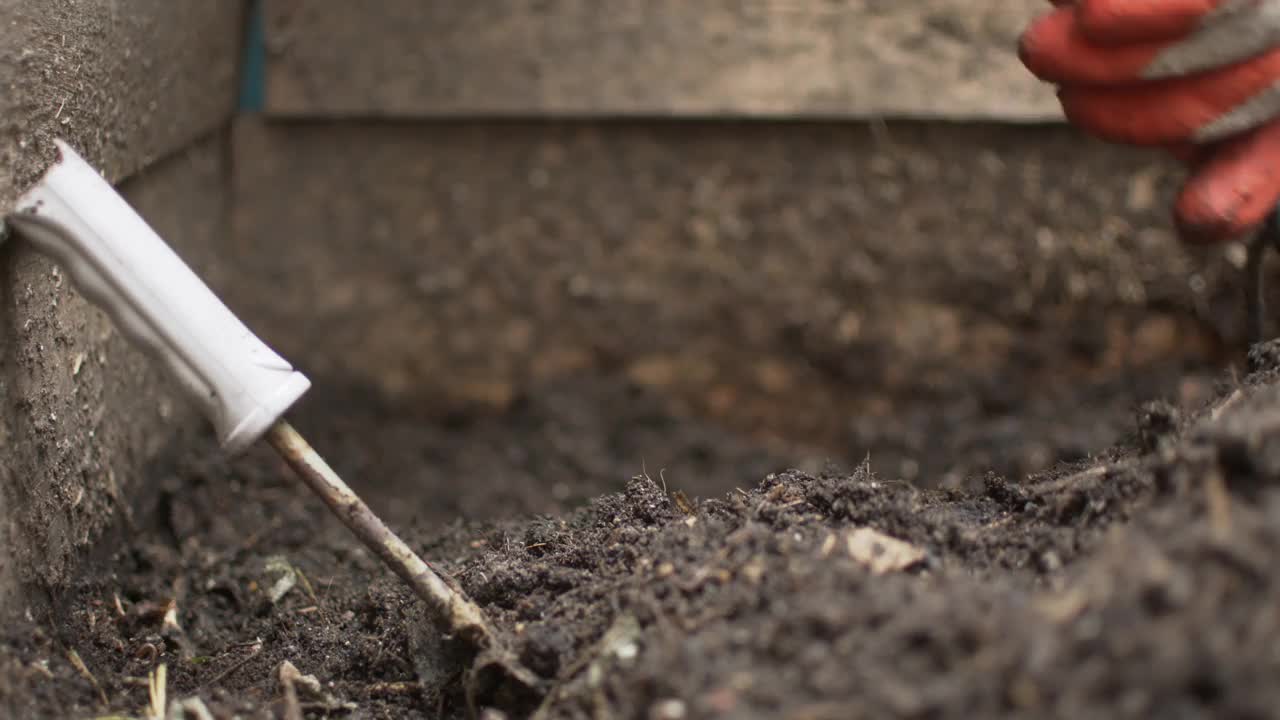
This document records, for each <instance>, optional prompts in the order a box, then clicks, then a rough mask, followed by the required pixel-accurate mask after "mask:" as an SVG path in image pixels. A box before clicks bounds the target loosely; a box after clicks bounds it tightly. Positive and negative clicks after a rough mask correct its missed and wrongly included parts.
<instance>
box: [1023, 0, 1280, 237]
mask: <svg viewBox="0 0 1280 720" xmlns="http://www.w3.org/2000/svg"><path fill="white" fill-rule="evenodd" d="M1052 2H1053V4H1054V5H1056V6H1057V7H1056V9H1054V10H1053V11H1051V12H1050V13H1048V14H1047V15H1045V16H1044V17H1042V18H1039V19H1038V20H1036V21H1035V22H1034V23H1033V24H1032V25H1031V26H1030V27H1029V28H1028V29H1027V31H1026V32H1025V33H1024V34H1023V36H1022V41H1021V48H1020V55H1021V58H1022V62H1023V63H1024V64H1025V65H1026V66H1027V68H1028V69H1029V70H1031V72H1032V73H1034V74H1035V75H1036V76H1037V77H1039V78H1040V79H1042V80H1044V81H1046V82H1051V83H1054V84H1055V85H1057V86H1059V92H1058V98H1059V100H1060V101H1061V103H1062V107H1063V110H1064V112H1065V113H1066V116H1067V119H1068V120H1069V121H1070V122H1071V123H1072V124H1074V125H1076V126H1077V127H1079V128H1081V129H1082V130H1084V131H1085V132H1088V133H1090V134H1092V135H1095V136H1097V137H1099V138H1101V139H1103V140H1106V141H1110V142H1116V143H1124V144H1130V145H1141V146H1151V147H1163V148H1165V149H1168V150H1170V151H1172V152H1174V153H1175V154H1176V155H1177V156H1178V157H1179V158H1181V159H1182V160H1184V161H1185V162H1186V163H1187V164H1188V165H1189V166H1190V168H1191V176H1190V178H1189V179H1188V180H1187V182H1186V184H1185V185H1184V186H1183V188H1182V191H1181V193H1180V194H1179V196H1178V200H1177V203H1176V206H1175V208H1174V219H1175V222H1176V223H1177V226H1178V229H1179V231H1180V233H1181V234H1182V236H1183V238H1184V239H1186V240H1188V241H1191V242H1217V241H1222V240H1230V239H1235V238H1238V237H1239V236H1241V235H1244V234H1246V233H1248V232H1250V231H1252V230H1254V229H1256V228H1257V227H1258V226H1259V225H1260V224H1261V223H1262V222H1263V221H1264V220H1265V219H1266V217H1267V215H1268V213H1270V212H1271V211H1273V210H1274V209H1275V208H1276V204H1277V201H1278V200H1280V121H1278V120H1277V118H1280V0H1075V1H1074V2H1073V1H1071V0H1052Z"/></svg>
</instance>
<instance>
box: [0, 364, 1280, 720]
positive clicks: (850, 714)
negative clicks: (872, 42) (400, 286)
mask: <svg viewBox="0 0 1280 720" xmlns="http://www.w3.org/2000/svg"><path fill="white" fill-rule="evenodd" d="M1278 359H1280V347H1278V346H1261V347H1260V348H1259V349H1257V350H1255V352H1254V353H1253V354H1252V355H1251V358H1250V362H1251V364H1252V366H1253V368H1254V370H1255V372H1253V373H1252V374H1249V375H1248V376H1245V377H1243V378H1241V379H1240V380H1239V381H1228V380H1225V379H1224V380H1223V381H1222V382H1220V383H1218V384H1217V385H1216V386H1212V387H1210V389H1209V391H1207V392H1208V395H1206V397H1212V398H1213V399H1212V400H1211V401H1210V402H1197V403H1193V404H1177V403H1167V402H1152V403H1147V404H1145V405H1144V406H1142V408H1141V409H1140V411H1137V412H1131V411H1130V410H1131V409H1132V408H1129V409H1126V410H1124V411H1123V412H1120V411H1118V410H1113V411H1112V412H1111V413H1109V414H1104V415H1100V416H1099V419H1095V421H1094V422H1092V423H1091V424H1090V427H1088V428H1085V429H1083V430H1082V432H1094V431H1096V429H1097V428H1096V426H1097V425H1099V424H1100V423H1103V424H1105V423H1110V426H1114V427H1124V428H1125V430H1124V431H1123V432H1122V433H1121V434H1120V435H1119V437H1118V442H1117V443H1115V444H1114V445H1112V446H1111V449H1110V450H1107V451H1106V452H1103V453H1101V454H1098V455H1091V456H1088V457H1083V456H1082V457H1079V458H1078V459H1077V460H1076V461H1074V462H1071V463H1066V464H1060V465H1059V466H1058V467H1057V468H1056V469H1055V470H1053V471H1052V472H1048V473H1043V474H1040V475H1033V476H1030V477H1027V478H1016V477H1004V476H1001V475H999V474H996V473H986V474H984V473H981V472H977V471H975V472H973V473H971V474H970V475H969V477H968V481H967V482H965V483H961V484H959V485H956V486H949V487H933V488H929V487H924V486H920V485H914V484H910V483H907V482H904V481H901V480H899V479H897V477H896V476H894V475H891V474H881V473H880V472H878V471H877V469H876V462H875V459H874V458H873V459H872V460H871V461H869V462H866V463H859V462H857V461H856V459H852V458H839V457H832V458H825V457H819V456H818V455H815V454H813V453H807V452H804V451H801V450H796V449H786V448H762V447H761V446H760V445H759V444H758V443H754V442H752V441H750V440H749V439H744V438H739V437H734V436H732V435H728V434H726V433H724V432H722V431H719V430H716V429H715V428H711V427H706V426H703V425H701V424H699V423H698V422H697V421H696V420H693V419H690V418H681V417H677V416H672V415H670V414H666V413H665V412H664V410H663V407H662V405H661V403H659V402H658V401H657V400H656V399H654V398H652V397H649V396H647V395H646V394H645V393H643V392H641V391H636V390H633V389H629V388H627V387H626V386H625V385H623V384H621V383H620V382H609V381H607V380H602V381H599V382H598V383H593V382H579V383H577V384H573V385H568V386H563V387H553V388H547V389H545V391H544V392H543V393H541V394H537V395H534V396H531V397H530V398H529V399H528V400H527V401H525V402H524V403H521V404H520V405H519V406H518V407H517V409H516V410H515V411H513V413H512V414H511V415H509V416H505V417H497V418H473V419H469V420H465V421H464V419H458V420H457V422H455V423H452V424H450V425H448V426H440V425H431V424H427V423H424V422H422V421H420V420H416V419H415V418H414V416H413V413H412V412H409V411H408V410H406V409H404V408H393V407H387V406H382V405H379V404H378V403H376V402H374V401H372V400H370V399H369V397H368V396H367V395H365V394H363V393H362V392H361V391H360V389H358V388H355V389H351V390H349V391H347V390H323V388H325V387H327V385H326V384H325V383H318V384H317V390H318V394H317V395H316V396H315V397H314V398H313V399H311V400H309V401H308V403H307V404H305V405H304V406H302V407H300V408H299V416H298V418H297V421H296V423H295V424H296V425H297V426H298V427H299V428H301V429H302V430H303V431H304V434H308V435H309V437H310V439H311V440H312V441H313V442H314V444H315V445H316V446H317V447H318V448H319V449H320V451H321V452H322V453H324V454H325V455H326V456H330V457H331V458H332V460H333V463H334V465H335V467H337V468H338V469H339V470H340V471H341V472H344V473H348V474H349V477H350V480H351V483H352V484H353V485H354V486H355V487H356V488H357V490H359V491H360V492H362V493H364V494H365V495H366V496H367V497H368V498H369V500H370V502H371V504H373V506H374V507H375V509H376V510H377V511H379V512H381V513H384V514H386V516H387V517H388V518H389V519H390V521H391V522H392V524H393V525H394V526H395V527H396V528H397V529H399V530H401V531H402V532H403V534H404V535H405V537H406V538H407V539H408V540H409V541H410V544H411V545H412V546H413V547H414V548H415V549H416V550H418V551H420V552H421V553H422V554H423V556H424V557H427V558H430V559H431V560H432V561H433V562H434V563H435V564H436V565H437V566H438V567H439V568H440V569H441V570H443V571H445V572H447V573H449V574H451V575H452V576H453V577H455V578H456V579H457V580H458V582H459V583H460V585H461V586H462V587H463V588H464V589H465V590H466V591H467V592H468V593H469V594H470V595H471V597H472V598H473V599H474V600H475V601H476V602H477V603H479V605H480V606H481V607H482V608H484V609H485V611H486V612H488V613H490V614H491V617H492V619H493V621H494V623H495V625H496V627H497V628H498V629H499V631H500V632H501V633H502V634H503V637H504V639H505V640H507V641H508V642H509V643H510V646H511V649H512V650H513V652H514V653H515V656H516V657H517V658H519V660H520V661H521V662H522V663H523V664H524V665H525V667H527V668H528V669H529V670H531V671H532V672H533V673H535V674H536V675H537V677H538V678H539V680H540V683H541V685H540V686H539V688H538V690H539V693H540V702H534V703H533V705H525V706H512V705H510V704H508V705H506V706H504V707H503V708H501V709H500V710H495V709H485V707H486V705H487V704H489V703H491V702H497V696H496V695H494V694H493V693H492V692H490V690H491V688H492V686H491V685H486V684H483V683H479V682H477V681H474V678H469V677H468V676H466V675H464V673H463V671H464V670H465V668H463V667H459V666H457V665H456V664H451V663H450V661H449V660H448V659H442V657H441V655H440V654H439V653H438V652H437V650H438V638H437V636H436V635H435V634H434V633H433V632H432V631H431V629H430V627H429V625H428V624H427V622H426V619H425V616H424V615H423V612H422V610H421V606H420V605H419V604H418V603H417V601H416V600H415V599H414V598H413V597H412V596H411V595H410V594H409V593H408V592H407V591H406V589H405V588H404V587H403V586H402V585H401V584H400V582H399V581H398V580H396V579H395V578H394V577H392V576H391V575H390V574H389V573H387V572H386V571H385V570H384V569H383V568H382V567H381V566H380V564H379V563H378V561H377V560H376V558H374V557H373V556H372V555H371V554H370V553H369V552H367V551H365V550H363V549H362V548H361V547H360V546H359V545H358V544H357V543H356V542H355V541H354V540H352V539H351V537H350V536H349V535H348V534H347V533H346V531H345V530H344V529H343V528H342V527H340V526H339V525H338V523H337V522H336V521H335V520H333V518H332V517H331V516H329V515H328V513H327V512H326V511H325V510H324V508H323V507H322V506H321V505H320V503H319V502H318V501H316V500H315V499H313V498H312V497H310V496H308V495H307V494H305V492H303V491H302V490H301V489H300V485H299V484H298V483H297V482H296V481H295V480H293V479H292V477H291V475H290V473H289V471H288V470H287V468H286V467H285V466H284V465H283V464H282V463H281V461H279V460H278V459H276V458H275V457H274V456H273V455H272V454H271V453H270V451H268V450H266V449H262V448H259V449H255V450H253V451H252V452H251V453H250V454H249V455H248V456H246V457H242V458H239V459H237V460H234V461H227V460H224V459H220V458H218V457H217V456H216V455H215V454H214V453H212V452H205V453H204V454H203V455H201V454H194V455H193V454H192V453H190V452H186V453H177V452H175V455H174V457H175V460H174V461H172V462H168V463H165V464H163V465H160V466H157V467H155V468H153V469H152V472H153V473H154V475H155V477H156V478H158V482H157V485H156V486H157V491H156V492H155V493H154V495H153V496H151V497H149V498H148V499H147V502H144V503H140V504H139V505H138V506H137V507H136V508H135V509H134V513H133V515H132V516H131V522H132V526H133V528H134V529H133V531H132V532H130V533H127V534H126V536H125V537H123V538H121V539H120V540H119V541H118V542H115V543H113V544H111V545H110V546H107V547H104V548H103V550H102V553H103V557H104V560H103V562H101V563H99V564H98V565H97V567H101V568H103V571H102V573H101V574H99V575H97V576H92V577H86V578H84V580H83V581H82V582H81V583H80V584H79V585H78V586H77V587H76V588H75V589H74V591H73V592H71V593H69V594H67V595H65V596H60V597H56V598H51V606H52V610H51V611H50V612H48V613H43V612H42V613H32V614H31V616H30V617H29V618H28V619H27V620H26V621H25V622H20V623H17V624H16V625H14V626H11V627H8V628H6V629H5V631H4V633H3V642H4V645H3V650H0V708H2V709H4V710H5V711H6V712H7V714H8V715H9V716H13V717H95V716H103V715H108V714H110V713H121V714H124V715H125V716H128V717H143V716H144V715H145V712H146V707H147V704H148V686H147V684H148V677H149V673H152V672H154V671H155V670H156V668H157V667H158V666H159V665H161V664H163V666H164V668H165V670H166V676H165V686H164V687H165V690H166V695H167V698H168V700H169V702H170V705H171V709H172V708H173V707H176V706H177V705H178V704H179V703H181V702H186V703H187V704H186V705H185V707H186V708H187V709H186V710H172V713H173V714H172V715H171V717H189V718H196V717H217V718H224V717H225V718H230V717H235V716H238V717H254V718H257V717H263V718H266V717H286V718H287V717H295V718H296V717H308V718H311V717H352V718H384V717H385V718H390V717H396V718H400V717H423V718H429V717H467V716H468V712H469V710H468V700H470V701H471V702H473V703H474V704H475V710H476V711H477V712H486V713H488V714H487V717H490V718H497V717H504V716H506V717H530V716H532V717H540V718H585V717H618V718H644V719H646V720H658V719H662V720H678V719H680V718H703V717H707V718H710V717H734V718H756V717H761V718H763V717H770V718H774V717H783V718H794V719H797V720H799V719H802V718H803V719H811V720H819V719H823V718H854V717H895V718H969V717H991V716H1002V717H1037V718H1039V717H1064V718H1065V717H1071V718H1078V717H1176V718H1195V717H1238V718H1254V717H1256V718H1264V717H1273V716H1275V713H1276V711H1275V708H1276V707H1277V706H1280V694H1278V691H1277V690H1276V685H1275V683H1274V678H1275V677H1276V673H1277V672H1280V654H1277V653H1276V650H1275V648H1277V647H1280V615H1277V614H1276V612H1275V606H1274V597H1275V593H1276V592H1277V590H1280V587H1278V586H1280V571H1277V567H1276V564H1275V563H1274V562H1273V560H1272V557H1271V549H1272V548H1273V547H1274V546H1275V545H1276V543H1277V542H1280V491H1278V489H1280V488H1278V486H1277V480H1280V453H1277V452H1276V451H1275V450H1274V449H1273V448H1275V447H1280V445H1277V444H1276V441H1277V440H1280V384H1277V382H1276V381H1277V378H1278V377H1280V371H1278V370H1277V367H1278ZM1228 377H1229V376H1228ZM1128 400H1129V401H1132V402H1136V399H1135V398H1132V397H1131V398H1128ZM1031 420H1034V418H1028V422H1027V427H1029V428H1033V427H1036V423H1035V422H1031ZM1040 420H1041V421H1044V419H1043V418H1041V419H1040ZM1001 427H1004V425H1001ZM973 432H974V433H976V434H981V433H982V432H984V430H983V429H982V428H977V429H976V430H974V431H973ZM992 437H1003V438H1006V445H1007V452H1010V453H1016V452H1020V447H1021V445H1022V440H1023V438H1019V437H1018V436H1017V433H1009V432H1005V433H1004V434H1000V433H995V432H994V431H992ZM939 445H940V446H944V445H945V443H940V444H939ZM998 446H999V444H998V443H993V444H991V447H998ZM188 450H189V448H188ZM827 459H831V460H833V461H834V462H833V463H831V464H828V463H827V462H826V460H827ZM461 518H466V520H463V519H461ZM887 538H894V539H896V540H897V541H900V543H905V544H904V545H898V544H895V543H893V542H892V541H890V540H888V539H887ZM294 669H296V671H297V673H298V674H300V675H302V676H313V677H314V680H315V682H314V683H313V682H311V681H309V680H307V679H294V680H291V681H288V682H286V681H285V680H282V677H284V678H288V677H290V675H289V673H290V672H291V671H292V670H294ZM282 670H283V674H282ZM287 686H289V687H292V688H293V692H292V693H289V692H286V690H287ZM192 698H197V699H198V707H197V703H193V702H191V699H192ZM202 710H204V711H207V712H208V715H202V714H200V713H201V711H202Z"/></svg>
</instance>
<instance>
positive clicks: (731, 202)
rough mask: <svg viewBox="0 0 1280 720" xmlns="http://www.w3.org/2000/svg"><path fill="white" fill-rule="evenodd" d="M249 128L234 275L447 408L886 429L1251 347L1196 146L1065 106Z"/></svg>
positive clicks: (272, 321)
mask: <svg viewBox="0 0 1280 720" xmlns="http://www.w3.org/2000/svg"><path fill="white" fill-rule="evenodd" d="M234 145H235V168H234V175H235V186H236V188H235V200H234V226H235V228H234V238H235V243H236V245H235V248H234V250H233V251H232V252H230V253H229V260H228V263H229V264H227V265H225V266H223V267H221V268H220V269H219V270H218V273H217V274H215V275H212V276H211V282H213V283H214V284H215V285H219V286H221V287H224V288H226V287H232V283H234V287H235V289H236V293H235V297H234V302H233V305H234V306H235V307H237V309H238V311H239V312H241V313H243V314H244V316H245V317H249V318H252V319H253V321H254V322H255V323H257V326H259V327H261V328H262V329H263V330H262V331H263V332H264V333H265V334H266V336H267V337H270V338H272V341H273V342H275V343H276V344H277V345H278V346H279V347H280V348H281V350H282V351H283V352H284V353H285V354H286V355H287V356H289V357H291V358H292V359H293V360H294V361H295V362H297V363H299V364H301V365H302V366H303V367H304V368H305V369H306V370H307V371H308V372H311V373H313V374H314V375H316V376H324V377H338V378H344V379H347V380H350V381H353V382H364V383H367V384H368V385H369V386H370V387H372V388H375V389H377V390H378V391H380V392H382V393H384V394H385V395H386V396H388V397H391V398H397V399H399V400H401V401H404V402H408V403H411V404H412V403H417V404H418V405H419V406H420V407H421V408H422V412H423V413H424V414H431V413H435V412H445V411H448V410H450V409H462V408H470V409H474V408H476V407H481V408H483V407H491V408H504V407H508V406H509V405H510V404H512V403H514V402H518V401H519V399H520V398H521V397H522V395H523V394H524V392H525V391H526V390H527V389H528V388H530V387H532V386H535V385H537V384H539V383H544V382H548V381H551V380H553V379H554V378H559V377H566V376H570V375H572V374H574V373H581V372H586V371H604V372H617V373H622V374H625V375H626V376H628V377H630V378H631V379H632V380H633V381H635V382H637V383H639V384H641V385H643V386H646V387H649V388H654V389H658V390H659V391H661V392H663V393H664V394H666V395H667V396H669V397H671V398H673V399H674V400H673V401H674V402H676V403H677V404H679V405H680V406H681V407H683V408H685V409H687V410H689V411H694V412H698V413H701V414H704V415H707V416H710V417H713V418H716V419H718V420H722V421H724V422H725V423H727V424H729V425H731V426H733V427H736V428H738V429H741V430H746V431H750V432H752V433H755V434H756V436H757V437H762V438H790V439H792V440H797V439H798V440H803V441H807V442H815V443H819V444H825V445H826V446H829V447H837V448H844V449H848V448H850V447H862V446H880V447H882V445H881V444H878V443H877V442H876V437H877V433H878V432H880V431H881V430H882V429H883V427H884V424H885V423H888V422H891V421H892V422H898V420H893V418H904V417H908V416H910V417H914V416H915V415H913V413H915V414H916V415H923V416H924V417H929V418H934V420H933V422H936V423H938V424H939V427H940V428H944V427H951V428H954V427H957V426H963V424H964V422H963V420H964V418H965V417H967V416H968V414H969V413H977V412H982V413H986V414H988V415H997V416H998V415H1000V414H1001V413H1002V412H1004V411H1003V410H1002V408H1011V407H1015V406H1016V407H1025V406H1030V405H1032V404H1035V403H1041V404H1043V406H1044V408H1045V409H1046V410H1045V412H1046V413H1047V415H1049V416H1061V415H1063V413H1065V412H1068V411H1067V410H1066V409H1065V408H1067V407H1078V406H1079V405H1080V402H1081V398H1080V394H1081V393H1082V392H1085V391H1084V390H1082V388H1083V387H1085V386H1087V385H1088V384H1089V383H1093V382H1103V381H1110V382H1113V383H1118V385H1116V387H1115V388H1113V389H1112V390H1111V391H1100V392H1101V397H1118V395H1117V393H1120V394H1124V393H1128V392H1129V391H1130V390H1131V389H1132V388H1135V387H1141V386H1144V384H1152V383H1157V384H1158V382H1163V381H1157V380H1156V379H1155V378H1157V377H1162V375H1161V373H1159V372H1157V370H1158V369H1159V368H1175V369H1176V368H1179V367H1182V366H1183V364H1185V363H1214V362H1218V361H1219V360H1220V359H1221V358H1222V357H1224V356H1226V355H1229V354H1230V353H1231V352H1232V348H1233V347H1238V345H1237V344H1236V341H1238V339H1239V333H1238V328H1239V324H1240V313H1241V305H1240V302H1239V301H1240V297H1239V295H1238V285H1237V282H1236V281H1237V280H1238V277H1239V269H1238V267H1239V263H1240V262H1241V260H1242V257H1241V255H1240V252H1239V250H1240V248H1238V247H1230V248H1224V249H1219V250H1215V251H1213V252H1202V253H1192V252H1190V251H1188V250H1187V249H1186V248H1183V247H1180V246H1179V245H1178V244H1177V242H1176V240H1175V239H1174V237H1173V236H1172V234H1171V232H1170V229H1169V228H1170V223H1169V219H1168V216H1167V213H1168V210H1167V205H1166V202H1167V201H1168V199H1169V197H1170V196H1171V194H1172V191H1173V188H1174V187H1175V186H1176V183H1177V181H1178V179H1179V178H1180V171H1179V170H1178V168H1177V167H1176V166H1174V165H1173V164H1172V163H1169V162H1167V161H1166V159H1165V158H1163V157H1162V156H1159V155H1156V154H1150V153H1141V152H1132V151H1122V150H1117V149H1115V148H1112V147H1108V146H1104V145H1102V144H1099V143H1094V142H1091V141H1087V140H1084V139H1082V138H1081V137H1079V136H1078V135H1077V134H1075V133H1073V132H1071V131H1070V130H1068V129H1065V128H1058V127H1039V128H1033V127H1023V128H1021V129H1018V128H1010V127H1008V126H959V125H949V124H938V125H932V124H912V123H901V124H889V125H887V126H875V125H867V126H864V125H858V124H844V123H835V124H829V125H827V124H814V123H779V124H760V123H744V124H734V123H718V122H710V123H688V122H676V123H667V124H663V123H644V122H636V123H624V122H610V123H600V124H597V123H591V122H571V123H564V124H556V123H540V122H523V123H516V122H503V123H494V124H475V123H465V124H464V123H460V124H453V123H423V124H413V125H409V124H359V123H337V124H326V123H314V122H313V123H305V124H288V123H283V124H264V123H263V122H262V121H259V120H253V119H246V120H243V121H241V122H239V124H238V125H237V129H236V135H235V138H234ZM295 243H296V244H301V245H305V246H306V248H307V249H306V252H287V251H282V252H272V251H270V249H271V248H283V247H285V246H286V245H289V246H292V245H293V244H295ZM531 270H533V271H532V272H531ZM1064 328H1066V329H1067V330H1065V331H1064ZM991 378H1001V380H999V381H994V382H993V381H992V380H991ZM1168 390H1169V388H1167V387H1163V386H1159V387H1158V390H1153V392H1166V391H1168ZM783 402H786V403H791V404H792V406H800V407H804V408H806V412H805V413H802V414H797V413H781V412H778V411H777V408H778V407H779V403H783ZM1055 407H1057V408H1058V410H1054V408H1055ZM943 408H948V411H947V412H951V411H956V412H958V413H959V415H955V416H952V415H945V414H944V413H943V412H942V409H943ZM902 422H906V421H902ZM949 436H951V437H954V436H956V433H950V435H949ZM1109 441H1110V440H1109V439H1105V440H1104V439H1099V442H1109ZM919 442H921V443H927V442H930V440H929V439H928V438H927V437H921V438H920V439H919ZM881 452H883V449H882V450H881Z"/></svg>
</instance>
